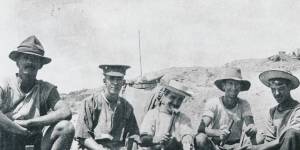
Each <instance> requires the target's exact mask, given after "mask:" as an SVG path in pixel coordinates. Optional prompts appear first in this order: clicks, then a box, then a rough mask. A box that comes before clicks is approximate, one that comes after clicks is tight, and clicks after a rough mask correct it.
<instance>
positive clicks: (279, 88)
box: [270, 79, 291, 104]
mask: <svg viewBox="0 0 300 150" xmlns="http://www.w3.org/2000/svg"><path fill="white" fill-rule="evenodd" d="M270 88H271V91H272V94H273V97H274V98H275V100H276V101H277V102H278V103H279V104H281V103H283V102H285V101H286V100H289V97H290V91H291V88H290V87H289V82H288V81H286V80H283V79H274V80H271V81H270Z"/></svg>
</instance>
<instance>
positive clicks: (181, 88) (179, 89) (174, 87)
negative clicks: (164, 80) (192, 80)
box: [162, 80, 192, 97]
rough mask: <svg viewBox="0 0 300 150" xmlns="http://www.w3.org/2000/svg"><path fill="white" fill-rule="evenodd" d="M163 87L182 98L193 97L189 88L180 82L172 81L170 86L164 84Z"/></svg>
mask: <svg viewBox="0 0 300 150" xmlns="http://www.w3.org/2000/svg"><path fill="white" fill-rule="evenodd" d="M162 86H163V87H165V88H166V89H168V90H170V91H171V92H174V93H176V94H179V95H182V96H190V97H191V96H192V92H191V91H189V88H188V87H187V86H185V85H183V84H182V83H180V82H178V81H175V80H170V81H169V83H168V84H162Z"/></svg>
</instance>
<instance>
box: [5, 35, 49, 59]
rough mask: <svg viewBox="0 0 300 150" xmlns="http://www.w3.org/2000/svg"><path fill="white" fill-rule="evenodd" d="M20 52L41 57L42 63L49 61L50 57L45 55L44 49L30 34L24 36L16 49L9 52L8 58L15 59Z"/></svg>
mask: <svg viewBox="0 0 300 150" xmlns="http://www.w3.org/2000/svg"><path fill="white" fill-rule="evenodd" d="M22 54H28V55H34V56H37V57H40V58H41V61H42V63H43V64H48V63H50V62H51V58H48V57H45V56H44V54H45V51H44V48H43V46H42V44H41V42H40V41H39V40H38V39H37V38H36V36H34V35H32V36H30V37H28V38H26V39H25V40H24V41H23V42H22V43H21V44H20V45H19V46H18V47H17V50H14V51H12V52H10V54H9V58H10V59H12V60H13V61H16V60H17V59H18V57H19V56H20V55H22Z"/></svg>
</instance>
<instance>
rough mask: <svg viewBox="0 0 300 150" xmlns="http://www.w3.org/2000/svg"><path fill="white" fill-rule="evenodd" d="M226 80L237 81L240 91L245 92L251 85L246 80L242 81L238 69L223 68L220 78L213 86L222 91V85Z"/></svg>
mask: <svg viewBox="0 0 300 150" xmlns="http://www.w3.org/2000/svg"><path fill="white" fill-rule="evenodd" d="M226 80H236V81H239V82H240V84H241V91H247V90H249V88H250V86H251V83H250V82H249V81H248V80H243V78H242V73H241V69H239V68H225V69H224V70H223V74H222V75H221V78H219V79H217V80H216V81H215V85H216V86H217V87H218V89H220V90H221V91H224V89H223V86H222V83H223V82H225V81H226Z"/></svg>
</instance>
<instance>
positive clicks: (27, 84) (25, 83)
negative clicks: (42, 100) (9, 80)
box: [20, 77, 36, 93]
mask: <svg viewBox="0 0 300 150" xmlns="http://www.w3.org/2000/svg"><path fill="white" fill-rule="evenodd" d="M20 79H21V81H20V89H21V90H22V92H24V93H27V92H29V91H30V90H31V89H32V87H33V86H34V85H35V81H36V79H28V78H22V77H20Z"/></svg>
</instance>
